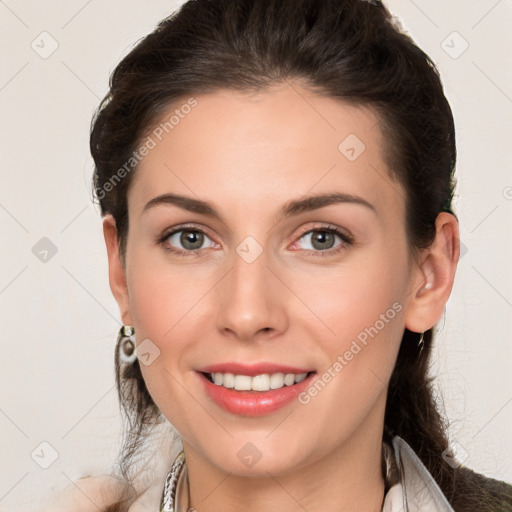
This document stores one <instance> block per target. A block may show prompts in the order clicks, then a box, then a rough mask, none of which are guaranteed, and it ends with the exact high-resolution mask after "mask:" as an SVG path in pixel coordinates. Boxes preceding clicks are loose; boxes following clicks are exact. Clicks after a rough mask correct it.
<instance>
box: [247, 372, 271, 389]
mask: <svg viewBox="0 0 512 512" xmlns="http://www.w3.org/2000/svg"><path fill="white" fill-rule="evenodd" d="M269 384H270V375H268V374H265V375H256V376H255V377H253V378H252V385H251V389H252V390H253V391H267V390H268V389H269Z"/></svg>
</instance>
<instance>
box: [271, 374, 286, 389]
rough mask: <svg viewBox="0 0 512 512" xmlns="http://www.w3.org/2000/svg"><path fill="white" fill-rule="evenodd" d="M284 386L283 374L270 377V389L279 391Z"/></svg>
mask: <svg viewBox="0 0 512 512" xmlns="http://www.w3.org/2000/svg"><path fill="white" fill-rule="evenodd" d="M283 386H284V373H273V374H272V375H271V376H270V389H279V388H282V387H283Z"/></svg>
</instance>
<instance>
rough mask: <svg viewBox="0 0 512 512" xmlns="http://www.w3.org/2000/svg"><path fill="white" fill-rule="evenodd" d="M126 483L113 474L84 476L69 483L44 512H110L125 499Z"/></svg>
mask: <svg viewBox="0 0 512 512" xmlns="http://www.w3.org/2000/svg"><path fill="white" fill-rule="evenodd" d="M127 491H128V488H127V486H126V484H125V483H123V481H122V480H120V479H119V478H116V477H114V476H112V475H99V476H93V477H87V478H82V479H80V480H76V481H75V482H72V483H71V484H69V485H68V486H67V487H66V488H65V489H64V491H63V492H61V493H59V495H58V496H55V497H54V499H53V500H52V503H51V505H50V506H49V507H48V508H45V510H44V512H69V511H70V510H72V511H73V512H98V511H102V512H108V510H109V508H110V507H112V506H113V505H114V504H117V503H119V502H120V501H122V500H123V499H124V497H125V496H126V494H127Z"/></svg>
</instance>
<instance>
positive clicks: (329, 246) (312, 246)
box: [296, 226, 353, 256]
mask: <svg viewBox="0 0 512 512" xmlns="http://www.w3.org/2000/svg"><path fill="white" fill-rule="evenodd" d="M336 239H338V240H339V242H338V243H337V244H336ZM301 240H304V242H305V243H304V244H303V245H302V247H300V248H302V249H305V250H307V251H312V252H314V253H319V252H320V253H325V254H318V255H319V256H324V255H332V254H333V253H337V252H339V251H341V250H343V249H344V248H346V246H348V245H352V243H353V242H352V238H351V237H350V236H349V235H348V234H346V233H344V232H342V231H341V230H340V229H338V228H336V227H334V226H329V227H327V226H321V227H317V228H314V229H310V230H308V231H306V232H305V233H303V234H302V235H301V237H300V238H299V240H298V242H296V243H299V242H300V241H301Z"/></svg>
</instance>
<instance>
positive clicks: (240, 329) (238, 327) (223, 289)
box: [216, 250, 290, 341]
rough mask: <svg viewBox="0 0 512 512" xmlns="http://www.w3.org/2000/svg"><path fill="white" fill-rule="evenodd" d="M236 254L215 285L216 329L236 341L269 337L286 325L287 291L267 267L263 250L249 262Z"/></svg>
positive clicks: (276, 334)
mask: <svg viewBox="0 0 512 512" xmlns="http://www.w3.org/2000/svg"><path fill="white" fill-rule="evenodd" d="M248 261H250V260H246V259H244V258H243V257H242V256H240V255H239V254H238V253H235V254H234V257H233V266H232V267H231V269H230V271H229V272H228V274H227V275H226V276H225V277H224V279H222V281H221V282H220V283H219V285H218V286H217V297H216V300H217V305H216V308H217V315H216V319H217V328H218V329H219V331H220V332H221V333H222V334H223V335H225V336H231V337H233V338H236V339H238V340H240V341H257V340H269V339H273V338H276V337H277V336H279V335H280V334H282V333H284V332H285V331H286V329H287V328H288V315H287V311H286V304H287V303H290V300H289V298H288V297H287V293H289V292H288V290H287V289H286V287H285V286H283V284H282V283H281V282H280V280H279V279H278V278H277V277H276V275H275V274H276V270H273V269H272V270H271V269H270V267H269V266H268V264H269V258H268V257H267V254H266V252H265V250H264V251H263V252H262V253H261V254H260V255H259V256H258V257H257V258H256V259H255V260H254V261H252V262H248Z"/></svg>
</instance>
